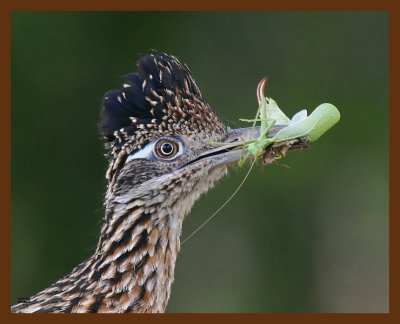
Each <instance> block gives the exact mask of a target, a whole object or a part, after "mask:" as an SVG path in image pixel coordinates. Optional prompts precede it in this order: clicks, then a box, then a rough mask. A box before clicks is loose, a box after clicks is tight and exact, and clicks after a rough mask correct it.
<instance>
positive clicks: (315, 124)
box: [240, 78, 340, 165]
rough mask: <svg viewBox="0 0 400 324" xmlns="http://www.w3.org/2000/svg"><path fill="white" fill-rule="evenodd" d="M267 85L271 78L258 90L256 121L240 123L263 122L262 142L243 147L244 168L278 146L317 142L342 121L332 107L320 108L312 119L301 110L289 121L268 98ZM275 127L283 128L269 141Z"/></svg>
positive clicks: (322, 106) (247, 144)
mask: <svg viewBox="0 0 400 324" xmlns="http://www.w3.org/2000/svg"><path fill="white" fill-rule="evenodd" d="M266 83H267V78H263V79H262V80H261V81H260V83H259V84H258V87H257V99H258V103H259V107H258V110H257V114H256V117H255V118H254V119H240V120H241V121H245V122H253V127H255V125H256V123H257V122H261V124H260V136H259V137H258V139H256V140H252V141H247V142H244V143H243V147H244V148H245V149H247V154H246V156H245V157H244V158H242V160H241V162H240V164H241V165H243V163H244V161H245V160H247V158H248V157H250V156H253V157H254V158H256V159H257V158H259V157H261V156H263V155H264V154H265V152H266V149H267V148H268V147H269V146H270V145H272V144H275V143H283V142H288V141H290V140H295V139H300V138H304V139H305V140H307V141H308V142H314V141H316V140H317V139H318V138H320V137H321V136H322V135H323V134H324V133H325V132H326V131H328V130H329V129H330V128H331V127H332V126H333V125H335V124H336V123H337V122H338V121H339V120H340V113H339V111H338V110H337V108H336V107H335V106H334V105H332V104H329V103H324V104H321V105H319V106H318V107H317V108H316V109H315V110H314V111H313V112H312V113H311V115H309V116H307V111H306V110H301V111H299V112H298V113H296V114H295V115H294V116H293V118H292V119H289V118H288V117H287V116H286V115H285V114H284V113H283V112H282V110H281V109H280V108H279V107H278V105H277V103H276V102H275V101H274V100H273V99H271V98H268V97H266V96H265V94H264V91H265V86H266ZM274 125H280V126H283V127H282V129H281V130H280V131H278V132H277V133H276V134H275V135H274V136H273V137H268V136H267V135H268V132H269V131H270V129H271V127H272V126H274ZM280 157H281V155H280V154H278V155H277V156H275V159H279V158H280Z"/></svg>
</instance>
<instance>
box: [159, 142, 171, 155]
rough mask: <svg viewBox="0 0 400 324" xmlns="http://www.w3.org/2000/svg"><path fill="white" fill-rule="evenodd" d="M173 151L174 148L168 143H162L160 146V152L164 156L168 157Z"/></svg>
mask: <svg viewBox="0 0 400 324" xmlns="http://www.w3.org/2000/svg"><path fill="white" fill-rule="evenodd" d="M173 150H174V148H173V147H172V145H171V144H170V143H164V144H163V145H161V152H162V153H163V154H165V155H170V154H171V153H172V151H173Z"/></svg>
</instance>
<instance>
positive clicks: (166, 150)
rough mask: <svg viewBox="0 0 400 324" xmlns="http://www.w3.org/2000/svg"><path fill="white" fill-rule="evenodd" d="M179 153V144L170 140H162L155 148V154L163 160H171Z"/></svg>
mask: <svg viewBox="0 0 400 324" xmlns="http://www.w3.org/2000/svg"><path fill="white" fill-rule="evenodd" d="M178 153H179V144H178V143H177V142H175V141H172V140H170V139H161V140H159V141H157V143H156V144H155V146H154V154H155V155H156V156H157V157H159V158H161V159H171V158H173V157H174V156H175V155H177V154H178Z"/></svg>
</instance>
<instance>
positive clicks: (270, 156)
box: [182, 78, 340, 244]
mask: <svg viewBox="0 0 400 324" xmlns="http://www.w3.org/2000/svg"><path fill="white" fill-rule="evenodd" d="M266 84H267V78H263V79H262V80H261V81H260V83H259V84H258V86H257V99H258V103H259V107H258V110H257V114H256V116H255V118H254V119H240V120H241V121H245V122H252V123H253V128H254V127H255V126H256V123H257V122H260V135H259V137H258V138H257V139H255V140H250V141H244V142H240V144H241V145H242V147H243V149H244V150H246V151H247V154H246V156H244V157H243V158H242V159H241V161H240V163H239V165H243V164H244V162H245V161H246V160H247V159H248V158H249V157H250V156H253V158H254V160H253V162H252V164H251V166H250V168H249V170H248V171H247V173H246V175H245V177H244V179H243V180H242V182H241V183H240V184H239V186H238V187H237V188H236V190H235V191H234V192H233V193H232V194H231V196H230V197H229V198H228V199H227V200H226V201H225V203H224V204H222V205H221V207H220V208H218V209H217V210H216V211H215V212H214V213H213V214H212V215H211V216H210V217H209V218H207V219H206V220H205V221H204V222H203V223H202V224H201V225H200V226H199V227H198V228H197V229H196V230H195V231H194V232H192V233H191V234H190V235H189V236H188V237H187V238H186V239H184V240H183V241H182V244H183V243H185V242H186V241H187V240H189V239H190V238H191V237H192V236H193V235H195V234H196V233H197V232H198V231H199V230H200V229H202V228H203V227H204V226H205V225H206V224H207V223H208V222H209V221H210V220H211V219H212V218H214V217H215V216H216V215H217V214H218V213H219V212H220V211H221V209H222V208H224V207H225V206H226V205H227V204H228V202H229V201H231V200H232V198H233V197H234V196H235V195H236V194H237V192H238V191H239V189H240V188H241V187H242V186H243V184H244V183H245V181H246V179H247V177H248V176H249V174H250V172H251V170H252V168H253V166H254V164H255V162H256V161H257V160H258V159H259V158H260V157H262V156H264V163H271V162H272V161H275V160H277V159H280V158H282V157H284V155H285V154H286V152H287V150H288V149H289V148H290V147H291V146H292V145H293V144H294V143H295V142H296V141H300V142H302V143H303V144H304V141H306V142H314V141H316V140H317V139H318V138H320V137H321V136H322V135H323V134H324V133H325V132H326V131H328V130H329V129H330V128H331V127H332V126H333V125H335V124H336V123H337V122H338V121H339V120H340V113H339V111H338V110H337V108H336V107H335V106H333V105H331V104H329V103H324V104H321V105H319V106H318V107H317V108H316V109H315V110H314V111H313V112H312V113H311V115H309V116H307V111H306V110H301V111H299V112H298V113H296V114H295V115H294V116H293V117H292V119H289V118H288V117H287V116H286V115H285V114H284V113H283V112H282V110H281V109H280V108H279V107H278V105H277V103H276V102H275V101H274V100H273V99H271V98H268V97H266V96H265V86H266ZM274 125H277V126H281V128H280V130H279V131H278V132H277V133H276V134H275V135H273V136H272V137H268V135H269V132H270V130H271V128H272V126H274ZM213 144H214V145H226V144H222V143H213ZM237 144H238V142H235V144H233V145H237ZM275 146H276V148H277V149H276V150H274V147H275ZM268 149H271V150H270V151H268Z"/></svg>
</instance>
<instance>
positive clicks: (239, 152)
mask: <svg viewBox="0 0 400 324" xmlns="http://www.w3.org/2000/svg"><path fill="white" fill-rule="evenodd" d="M283 127H285V126H280V125H276V126H272V128H271V129H270V131H269V132H268V138H272V137H273V136H274V135H275V134H276V133H277V132H278V131H280V130H281V129H282V128H283ZM259 136H260V127H246V128H236V129H228V137H227V138H226V139H225V140H224V141H223V142H222V143H221V144H219V145H218V146H217V147H215V148H212V149H210V150H207V151H206V152H204V153H203V154H202V155H201V157H200V158H208V159H211V160H213V162H214V164H215V166H221V165H230V164H234V163H237V162H239V161H240V159H241V158H243V157H245V156H246V155H247V150H246V149H245V147H244V145H243V144H244V142H248V141H253V140H257V139H258V137H259ZM307 147H309V144H308V141H307V140H306V139H304V138H297V139H294V140H290V141H285V142H280V143H274V144H272V145H271V146H269V147H268V148H267V150H266V152H265V155H264V163H266V164H268V163H270V162H272V161H273V160H274V157H275V156H278V155H283V156H284V155H285V154H286V152H287V151H289V150H299V149H304V148H307ZM268 154H269V155H268ZM267 155H268V156H269V157H268V161H267V159H266V158H265V157H266V156H267ZM274 155H275V156H274Z"/></svg>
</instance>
